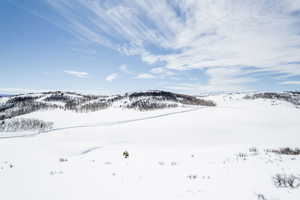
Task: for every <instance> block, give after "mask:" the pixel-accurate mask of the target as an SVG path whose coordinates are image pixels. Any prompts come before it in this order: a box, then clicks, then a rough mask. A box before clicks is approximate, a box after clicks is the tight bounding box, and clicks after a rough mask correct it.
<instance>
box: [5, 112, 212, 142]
mask: <svg viewBox="0 0 300 200" xmlns="http://www.w3.org/2000/svg"><path fill="white" fill-rule="evenodd" d="M203 108H206V107H201V108H193V109H188V110H183V111H177V112H170V113H165V114H160V115H154V116H150V117H143V118H138V119H129V120H121V121H115V122H104V123H96V124H90V125H79V126H68V127H61V128H55V129H51V130H49V131H44V132H39V133H33V134H26V135H14V136H0V139H10V138H20V137H33V136H37V135H40V134H44V133H51V132H56V131H61V130H68V129H75V128H89V127H101V126H115V125H119V124H127V123H132V122H138V121H144V120H151V119H156V118H161V117H166V116H170V115H177V114H182V113H187V112H192V111H197V110H200V109H203Z"/></svg>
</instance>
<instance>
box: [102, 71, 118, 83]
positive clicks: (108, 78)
mask: <svg viewBox="0 0 300 200" xmlns="http://www.w3.org/2000/svg"><path fill="white" fill-rule="evenodd" d="M118 76H119V74H118V73H112V74H110V75H108V76H107V77H106V78H105V80H106V81H109V82H112V81H113V80H115V79H116V78H118Z"/></svg>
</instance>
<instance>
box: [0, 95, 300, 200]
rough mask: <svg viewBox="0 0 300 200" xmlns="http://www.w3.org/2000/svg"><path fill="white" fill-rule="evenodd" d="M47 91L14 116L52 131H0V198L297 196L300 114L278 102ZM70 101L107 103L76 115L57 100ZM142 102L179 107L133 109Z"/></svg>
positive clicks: (270, 199) (280, 199) (251, 199)
mask: <svg viewBox="0 0 300 200" xmlns="http://www.w3.org/2000/svg"><path fill="white" fill-rule="evenodd" d="M52 94H53V93H49V94H43V95H44V96H43V95H40V94H35V95H31V96H32V98H34V100H30V98H29V100H26V101H31V102H39V103H42V104H44V103H45V104H47V106H48V105H50V106H49V107H50V108H47V109H39V110H36V111H34V112H30V113H27V114H24V115H22V116H21V117H22V118H23V119H36V120H39V121H35V122H34V123H35V124H39V125H38V126H41V122H52V123H53V125H52V127H51V129H50V130H49V129H47V130H44V131H43V132H42V133H41V134H36V132H33V131H32V130H26V131H25V132H24V131H21V132H20V131H16V132H10V133H7V132H0V135H1V137H2V138H0V188H1V189H2V190H1V195H0V196H1V198H3V199H12V200H19V199H30V200H39V199H43V200H48V199H49V200H53V199H55V200H61V199H62V200H64V199H72V200H81V199H89V200H96V199H108V200H109V199H114V200H115V199H133V200H136V199H146V200H147V199H149V200H150V199H151V200H152V199H164V200H165V199H184V200H192V199H205V200H220V199H230V200H241V199H242V200H286V199H288V200H299V199H300V170H299V166H300V155H299V154H300V150H299V149H298V148H299V147H300V142H299V141H300V135H299V130H300V123H299V119H300V110H299V109H298V108H297V105H295V104H293V103H291V102H289V101H286V100H285V99H281V98H272V99H269V98H248V97H246V96H250V95H255V94H257V93H251V94H250V93H240V94H236V93H234V94H233V93H232V94H218V95H209V96H205V97H204V96H203V97H201V98H196V97H190V96H185V95H183V96H181V95H177V94H173V93H167V94H164V93H163V94H164V95H161V93H160V92H158V91H154V94H153V93H152V91H151V92H146V93H142V92H141V93H132V94H126V95H120V96H103V97H98V96H88V95H85V96H84V95H80V94H68V93H64V94H63V95H62V96H65V95H66V96H68V97H66V98H65V97H63V98H58V99H57V98H56V97H55V98H54V99H55V101H54V100H53V97H51V98H50V100H49V99H48V100H46V99H47V98H48V97H49V95H50V96H51V95H52ZM58 94H59V95H60V93H58ZM168 94H170V95H168ZM47 95H48V96H47ZM55 95H56V94H55ZM18 97H22V98H24V97H26V98H28V96H26V95H24V96H18ZM71 97H72V98H76V99H77V100H78V101H80V104H77V103H76V106H78V105H79V106H85V105H88V104H94V103H101V99H104V100H103V102H105V103H106V102H111V104H109V106H108V107H106V108H105V109H100V110H97V111H94V112H90V111H89V112H77V111H75V110H74V109H73V108H74V107H72V106H73V105H72V106H70V107H72V109H68V108H66V104H67V103H68V102H69V100H67V101H66V100H60V99H69V98H71ZM245 97H246V98H245ZM14 98H16V97H14ZM72 98H71V99H72ZM11 99H12V98H5V99H2V100H0V101H1V102H2V104H9V103H12V101H18V100H16V99H15V100H11ZM79 99H80V100H79ZM87 99H88V100H87ZM174 99H175V100H174ZM196 99H202V100H200V101H201V102H202V101H203V100H206V101H203V102H215V103H216V106H195V104H198V100H196ZM19 100H20V99H19ZM77 100H76V102H77ZM140 100H142V102H147V104H146V105H147V106H148V105H151V104H149V103H148V101H150V102H151V103H152V102H155V103H167V104H168V105H169V104H177V105H179V106H177V107H172V106H167V107H166V108H164V109H150V110H149V109H140V107H135V106H133V105H136V102H140ZM10 101H11V102H10ZM55 102H56V103H55ZM57 102H63V103H61V104H58V103H57ZM186 102H188V103H186ZM194 102H197V103H194ZM26 105H27V104H25V106H26ZM138 105H139V106H140V105H144V104H138ZM155 105H156V104H155ZM159 105H160V104H159ZM52 106H53V107H52ZM150 107H151V108H152V106H150ZM76 108H77V107H76ZM131 108H134V109H131ZM141 108H145V107H141ZM147 108H148V107H147ZM155 108H157V107H155ZM145 110H147V111H148V112H144V111H145ZM141 111H143V112H141ZM19 118H20V117H13V119H19ZM13 119H6V121H7V120H13ZM31 123H32V122H31ZM25 136H28V137H25ZM29 136H31V137H29ZM124 152H128V154H129V157H128V158H125V157H124V156H123V153H124Z"/></svg>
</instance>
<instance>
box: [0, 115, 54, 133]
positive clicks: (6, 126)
mask: <svg viewBox="0 0 300 200" xmlns="http://www.w3.org/2000/svg"><path fill="white" fill-rule="evenodd" d="M52 127H53V123H52V122H44V121H42V120H38V119H25V118H14V119H8V120H2V121H0V132H17V131H32V130H37V131H47V130H50V129H52Z"/></svg>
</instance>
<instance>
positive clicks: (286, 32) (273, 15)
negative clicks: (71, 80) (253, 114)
mask: <svg viewBox="0 0 300 200" xmlns="http://www.w3.org/2000/svg"><path fill="white" fill-rule="evenodd" d="M48 3H49V4H50V5H51V6H52V7H53V8H54V9H55V10H56V11H58V12H59V13H60V14H61V15H62V16H64V18H65V19H66V20H68V22H69V23H68V24H69V25H70V32H71V33H72V34H74V35H76V36H77V37H78V38H80V39H84V40H87V41H90V42H94V43H97V44H100V45H104V46H107V47H109V48H112V49H115V50H117V51H120V52H122V53H124V54H126V55H139V56H141V59H142V60H143V61H144V62H146V63H149V64H155V63H157V62H159V63H163V64H164V68H165V69H166V68H167V69H173V70H189V69H201V70H206V69H209V70H208V75H210V79H211V80H210V81H209V83H208V84H209V85H208V86H210V85H218V84H219V83H220V82H221V81H220V79H221V80H222V82H223V84H228V86H230V87H231V86H233V85H240V84H241V83H244V82H251V81H252V80H251V78H247V77H244V78H238V76H239V75H243V74H244V72H243V70H241V68H240V67H241V66H251V67H256V68H258V69H260V70H262V71H270V72H273V73H274V74H280V73H284V74H286V75H288V76H295V75H300V63H299V60H300V58H299V55H300V34H299V32H300V27H299V24H300V17H299V15H295V14H293V13H295V12H296V11H299V10H300V3H298V1H295V0H272V1H269V0H246V1H243V0H238V1H237V0H218V1H212V0H201V1H200V0H188V1H186V0H176V1H175V0H174V1H169V0H151V1H150V0H149V1H142V0H122V1H119V2H118V3H116V2H115V1H105V2H103V1H102V0H93V1H82V0H56V1H51V0H48ZM149 47H151V48H149ZM155 48H156V49H163V50H164V51H162V52H163V53H162V52H160V51H157V50H156V51H153V49H155ZM228 68H229V69H230V70H233V68H237V71H236V72H235V73H236V76H234V77H230V76H229V77H227V78H228V79H227V78H226V80H225V79H224V77H223V78H222V76H223V75H224V74H223V75H222V73H226V71H227V69H228ZM154 72H155V70H154ZM214 73H215V75H214ZM246 76H247V75H246ZM230 78H232V79H233V80H229V79H230Z"/></svg>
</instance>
